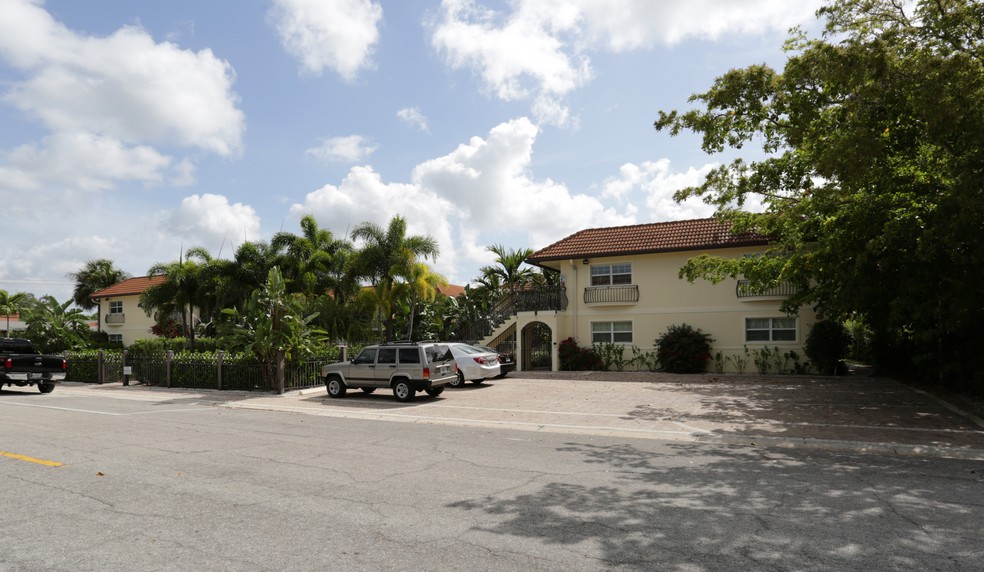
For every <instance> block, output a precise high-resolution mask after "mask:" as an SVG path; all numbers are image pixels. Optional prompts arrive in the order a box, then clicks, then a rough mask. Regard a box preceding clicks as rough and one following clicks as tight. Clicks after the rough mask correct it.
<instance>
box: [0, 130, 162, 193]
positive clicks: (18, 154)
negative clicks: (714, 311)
mask: <svg viewBox="0 0 984 572" xmlns="http://www.w3.org/2000/svg"><path fill="white" fill-rule="evenodd" d="M7 163H8V166H7V167H0V173H14V174H16V175H15V176H13V177H12V179H10V180H6V181H0V185H2V186H8V185H12V186H13V187H14V188H17V187H20V188H21V189H22V190H32V189H40V188H42V187H43V186H45V185H48V184H54V185H56V186H61V187H73V188H78V189H82V190H102V189H109V188H112V187H114V186H115V184H116V181H119V180H128V181H138V182H143V183H147V184H152V183H160V182H161V181H163V179H164V171H165V170H166V169H167V168H168V167H169V166H170V165H171V158H170V157H167V156H165V155H162V154H160V153H159V152H157V151H156V150H155V149H153V148H151V147H146V146H135V147H127V146H125V145H123V144H122V143H121V142H120V141H119V140H117V139H114V138H111V137H99V136H96V135H91V134H88V133H68V132H61V133H56V134H54V135H51V136H49V137H46V138H45V139H44V140H43V141H42V144H41V145H34V144H26V145H21V146H19V147H17V148H16V149H14V150H13V151H12V152H11V153H10V154H9V155H8V156H7Z"/></svg>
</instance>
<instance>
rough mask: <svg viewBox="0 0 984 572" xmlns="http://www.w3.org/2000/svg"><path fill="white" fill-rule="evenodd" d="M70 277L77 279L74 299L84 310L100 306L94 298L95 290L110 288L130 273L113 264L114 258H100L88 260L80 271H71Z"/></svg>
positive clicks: (73, 293) (73, 294)
mask: <svg viewBox="0 0 984 572" xmlns="http://www.w3.org/2000/svg"><path fill="white" fill-rule="evenodd" d="M68 277H69V278H71V279H72V280H74V281H75V289H74V290H73V292H72V301H73V302H75V305H76V306H78V307H79V308H82V309H83V310H92V309H93V308H96V307H98V306H99V304H97V303H95V302H94V301H93V300H92V294H93V292H98V291H99V290H102V289H103V288H109V287H110V286H112V285H113V284H117V283H119V282H122V281H124V280H126V279H127V278H129V277H130V275H129V274H127V273H126V272H124V271H122V270H120V269H119V268H117V267H116V266H115V265H113V261H112V260H108V259H106V258H100V259H97V260H88V261H86V263H85V264H84V265H83V266H82V268H81V269H79V271H78V272H71V273H69V275H68Z"/></svg>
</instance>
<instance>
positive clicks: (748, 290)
mask: <svg viewBox="0 0 984 572" xmlns="http://www.w3.org/2000/svg"><path fill="white" fill-rule="evenodd" d="M795 293H796V287H795V286H793V285H792V284H790V283H789V282H780V283H779V284H778V285H776V286H773V287H771V288H753V287H752V285H751V282H750V281H748V280H739V281H738V284H737V285H736V286H735V294H736V295H737V296H738V299H739V300H749V299H751V300H763V299H767V300H785V299H786V298H788V297H789V296H791V295H792V294H795Z"/></svg>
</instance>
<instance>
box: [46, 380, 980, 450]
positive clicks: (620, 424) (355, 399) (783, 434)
mask: <svg viewBox="0 0 984 572" xmlns="http://www.w3.org/2000/svg"><path fill="white" fill-rule="evenodd" d="M66 385H70V386H75V387H85V388H87V389H90V390H91V391H93V392H101V391H129V392H153V393H157V392H172V393H173V392H179V393H182V394H186V393H189V392H188V391H187V390H173V389H171V390H169V389H164V388H154V387H147V386H141V385H135V386H134V385H131V386H129V387H123V386H121V385H118V384H108V385H103V386H98V385H85V384H71V383H69V384H66ZM190 393H196V395H197V396H198V397H199V398H200V399H203V400H205V401H210V402H213V403H214V405H216V406H219V407H228V408H246V409H261V410H270V411H282V412H288V413H294V414H304V415H324V416H333V417H349V418H358V419H376V420H381V421H390V422H404V423H429V424H446V425H465V426H477V427H487V428H495V427H504V428H512V429H520V430H526V431H546V432H560V433H573V434H597V435H607V436H622V437H626V438H642V439H661V440H673V441H689V442H709V443H729V444H735V445H746V446H759V447H770V446H771V447H812V448H820V449H828V450H850V451H866V452H872V453H879V454H890V455H918V456H938V457H949V458H963V459H979V460H984V420H982V419H981V418H979V417H977V416H976V415H974V414H973V413H971V412H967V411H964V410H962V409H961V408H960V407H958V406H955V405H953V404H951V403H948V402H947V401H945V400H942V399H940V398H938V397H935V396H933V395H930V394H928V393H926V392H923V391H920V390H918V389H915V388H913V387H910V386H908V385H905V384H903V383H900V382H897V381H894V380H891V379H884V378H873V377H853V376H851V377H840V378H825V377H811V376H794V377H770V376H766V377H751V376H748V377H746V376H720V375H711V374H706V375H699V376H670V375H667V374H658V373H657V374H654V373H648V372H647V373H624V374H608V375H603V376H599V375H594V376H592V375H590V374H581V373H576V372H556V373H548V374H543V373H538V374H524V373H522V372H514V373H512V374H510V376H509V377H507V378H504V379H496V380H490V381H488V382H485V383H483V384H481V385H475V384H469V385H468V386H466V387H463V388H458V389H452V388H448V389H447V390H446V391H445V392H444V393H443V394H442V395H440V396H438V397H436V398H432V397H429V396H427V395H426V394H423V393H421V394H418V396H417V399H416V400H415V401H414V402H412V403H398V402H397V401H396V400H395V399H394V398H393V396H392V394H391V392H389V391H384V390H380V391H377V392H375V393H374V394H372V395H368V394H364V393H362V392H360V391H349V392H348V395H347V396H346V397H345V398H342V399H331V398H329V397H328V396H327V393H326V391H325V389H324V388H323V387H321V388H312V389H307V390H303V391H298V392H291V393H287V394H285V395H269V394H262V395H257V394H249V393H240V392H207V391H204V392H190Z"/></svg>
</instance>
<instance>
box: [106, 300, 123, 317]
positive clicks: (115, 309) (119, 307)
mask: <svg viewBox="0 0 984 572" xmlns="http://www.w3.org/2000/svg"><path fill="white" fill-rule="evenodd" d="M109 313H110V314H122V313H123V300H114V301H110V303H109Z"/></svg>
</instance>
